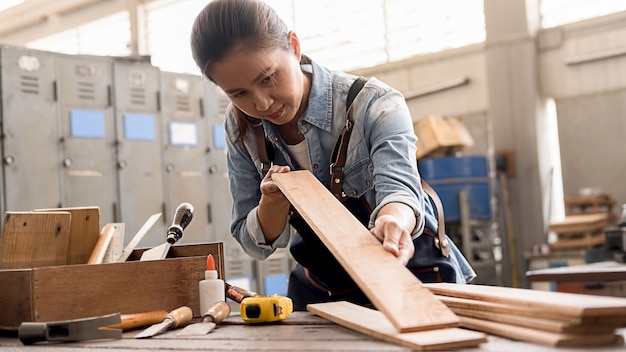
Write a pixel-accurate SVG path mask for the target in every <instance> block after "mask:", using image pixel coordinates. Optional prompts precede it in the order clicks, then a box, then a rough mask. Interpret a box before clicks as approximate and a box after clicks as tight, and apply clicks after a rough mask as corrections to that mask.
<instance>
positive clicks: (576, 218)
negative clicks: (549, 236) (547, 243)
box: [550, 213, 608, 234]
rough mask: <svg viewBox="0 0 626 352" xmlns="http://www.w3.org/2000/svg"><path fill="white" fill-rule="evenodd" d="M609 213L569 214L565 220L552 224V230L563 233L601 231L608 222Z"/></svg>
mask: <svg viewBox="0 0 626 352" xmlns="http://www.w3.org/2000/svg"><path fill="white" fill-rule="evenodd" d="M607 221H608V214H606V213H601V214H580V215H568V216H566V217H565V219H564V220H563V221H558V222H553V223H551V224H550V230H551V231H554V232H556V233H557V234H561V233H584V232H593V231H601V230H602V229H603V228H604V227H605V226H606V224H607Z"/></svg>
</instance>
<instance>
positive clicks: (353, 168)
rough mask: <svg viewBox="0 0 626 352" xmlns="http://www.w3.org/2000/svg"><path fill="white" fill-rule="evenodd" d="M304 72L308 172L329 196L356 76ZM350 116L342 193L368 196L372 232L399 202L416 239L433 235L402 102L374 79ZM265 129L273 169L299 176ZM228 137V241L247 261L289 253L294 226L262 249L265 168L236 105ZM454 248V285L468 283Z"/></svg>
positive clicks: (271, 130)
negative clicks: (308, 79)
mask: <svg viewBox="0 0 626 352" xmlns="http://www.w3.org/2000/svg"><path fill="white" fill-rule="evenodd" d="M301 67H302V70H303V71H304V72H309V73H312V84H311V89H310V93H309V99H308V106H307V108H306V111H305V112H304V114H303V116H302V117H301V118H300V120H299V121H298V125H299V127H300V130H301V131H302V133H303V135H304V137H305V141H306V143H307V146H308V150H309V155H310V159H311V165H312V170H311V172H312V173H313V174H314V175H315V177H316V178H317V179H318V180H319V181H320V182H321V183H322V184H324V185H325V186H326V187H327V188H328V187H329V185H330V159H331V153H332V149H333V147H334V145H335V141H336V140H337V138H338V136H339V134H340V132H341V130H342V129H343V128H344V126H345V124H346V96H347V94H348V90H349V89H350V86H351V84H352V83H353V81H354V80H355V79H356V76H354V75H350V74H347V73H344V72H339V71H331V70H328V69H326V68H324V67H321V66H319V65H317V64H316V63H315V62H311V63H310V64H303V65H301ZM352 109H353V110H352V112H353V117H354V127H353V130H352V135H351V137H350V142H349V145H348V153H347V160H346V164H345V169H344V173H345V176H344V183H343V187H344V191H345V193H346V194H347V195H348V196H351V197H355V198H358V197H361V196H365V199H366V200H367V202H368V203H369V204H370V205H371V206H372V208H373V211H372V215H371V217H370V221H369V228H371V227H373V226H374V220H375V219H376V216H377V214H378V212H379V211H380V209H381V208H382V207H383V206H384V205H386V204H388V203H390V202H400V203H404V204H406V205H408V206H409V207H411V208H412V209H413V212H414V214H415V218H416V226H415V228H414V230H413V233H412V236H413V237H416V236H419V235H420V234H421V233H422V231H423V229H424V226H428V228H430V229H432V230H434V231H435V232H436V229H437V219H436V216H435V215H434V214H435V213H436V211H434V209H433V208H434V207H433V204H432V203H431V202H430V199H429V198H428V196H427V195H426V194H425V193H424V191H423V189H422V188H421V185H420V176H419V173H418V171H417V165H416V163H417V159H416V157H415V151H416V147H415V142H416V140H417V137H416V135H415V132H414V130H413V122H412V118H411V115H410V112H409V109H408V106H407V104H406V102H405V99H404V96H403V95H402V94H401V93H400V92H398V91H397V90H395V89H393V88H391V87H389V86H388V85H386V84H384V83H382V82H380V81H378V80H376V79H375V78H370V79H369V80H368V82H367V83H366V85H365V86H364V87H363V89H362V90H361V92H360V93H359V95H358V96H357V97H356V99H355V100H354V104H353V107H352ZM262 123H263V128H264V130H265V135H266V138H267V139H268V140H269V141H270V142H271V143H272V144H273V146H274V150H275V155H274V164H276V165H287V166H289V167H290V168H291V169H292V170H295V169H296V167H295V165H294V162H293V161H292V159H291V157H290V156H289V154H288V152H287V149H286V148H285V146H284V145H283V142H282V139H281V138H280V136H279V133H278V130H277V128H276V126H274V125H273V124H272V123H270V122H267V121H263V122H262ZM225 130H226V142H227V148H228V149H227V151H228V153H227V164H228V170H229V182H230V191H231V194H232V196H233V210H232V217H231V219H232V220H231V233H232V234H233V236H234V237H235V239H236V240H237V241H238V242H239V243H240V244H241V246H242V248H243V249H244V251H245V252H246V253H247V254H248V255H250V256H251V257H253V258H256V259H259V260H263V259H265V258H267V257H268V256H269V255H271V254H272V253H273V252H274V251H275V250H276V249H277V248H285V247H287V245H288V243H289V239H290V225H289V223H288V222H287V223H286V225H285V228H284V229H283V231H282V233H281V234H280V236H279V237H278V238H277V239H276V240H275V241H274V242H273V243H271V244H268V243H266V242H265V237H264V235H263V232H262V230H261V226H260V224H259V219H258V217H257V208H258V205H259V201H260V199H261V192H260V189H259V186H260V183H261V180H262V179H263V173H262V170H261V161H260V159H259V155H258V152H257V147H256V141H255V138H254V133H253V131H252V129H250V128H249V129H248V130H247V131H246V134H245V135H244V136H243V139H240V140H238V137H239V132H238V130H237V123H236V118H235V111H234V107H233V106H232V104H231V105H230V106H229V107H228V109H227V112H226V122H225ZM242 142H243V143H242ZM426 199H428V200H429V201H425V200H426ZM450 243H452V241H450ZM452 246H453V248H452V251H451V253H453V255H454V256H455V257H458V256H460V258H457V259H458V260H457V262H458V264H459V266H460V269H461V272H463V275H461V277H460V278H459V279H458V280H457V282H465V280H469V279H470V278H473V276H475V274H474V272H473V270H472V269H471V267H470V266H469V264H467V262H466V261H465V258H463V256H462V255H461V253H460V252H459V251H458V249H457V248H456V247H455V246H454V244H452Z"/></svg>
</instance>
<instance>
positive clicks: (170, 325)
mask: <svg viewBox="0 0 626 352" xmlns="http://www.w3.org/2000/svg"><path fill="white" fill-rule="evenodd" d="M192 318H193V311H192V310H191V308H189V307H187V306H182V307H180V308H176V309H174V310H173V311H171V312H169V313H168V314H167V315H166V316H165V318H163V321H162V322H160V323H158V324H154V325H152V326H150V327H149V328H147V329H145V330H144V331H142V332H140V333H139V334H137V335H135V338H136V339H143V338H146V337H152V336H154V335H158V334H160V333H162V332H165V331H167V330H170V329H176V328H179V327H183V326H185V325H187V324H188V323H189V322H190V321H191V319H192Z"/></svg>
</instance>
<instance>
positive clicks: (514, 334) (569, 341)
mask: <svg viewBox="0 0 626 352" xmlns="http://www.w3.org/2000/svg"><path fill="white" fill-rule="evenodd" d="M461 324H462V326H464V327H466V328H469V329H474V330H479V331H484V332H487V333H490V334H494V335H498V336H503V337H506V338H510V339H515V340H521V341H528V342H532V343H536V344H541V345H546V346H551V347H590V346H594V347H597V346H609V345H617V344H623V343H624V339H623V337H622V336H621V335H616V334H615V333H610V334H586V335H577V334H559V333H553V332H548V331H541V330H535V329H529V328H524V327H520V326H515V325H509V324H503V323H495V322H492V321H486V320H480V319H474V318H468V317H461Z"/></svg>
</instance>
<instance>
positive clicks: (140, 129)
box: [113, 62, 169, 247]
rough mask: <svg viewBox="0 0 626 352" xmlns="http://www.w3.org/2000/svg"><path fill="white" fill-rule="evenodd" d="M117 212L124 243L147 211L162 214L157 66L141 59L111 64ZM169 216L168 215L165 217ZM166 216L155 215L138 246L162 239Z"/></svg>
mask: <svg viewBox="0 0 626 352" xmlns="http://www.w3.org/2000/svg"><path fill="white" fill-rule="evenodd" d="M113 79H114V89H113V92H114V97H115V99H114V101H115V119H116V129H117V141H118V144H117V165H118V174H117V175H118V187H119V195H118V197H119V208H118V209H119V213H120V218H121V220H120V221H121V222H124V223H125V224H126V227H125V230H126V231H125V232H126V234H125V236H124V242H125V243H128V242H129V241H130V240H131V239H132V236H134V234H135V233H137V231H139V229H140V228H141V226H142V225H143V224H144V222H145V221H146V220H147V219H148V218H149V217H150V216H151V215H152V214H156V213H161V212H163V204H164V198H163V160H162V155H161V143H162V135H161V115H160V112H159V101H158V95H159V69H158V68H156V67H154V66H152V65H150V64H146V63H132V62H116V63H115V64H114V66H113ZM168 216H169V215H168ZM166 219H167V216H166V214H162V215H161V219H160V220H159V221H157V222H156V223H155V224H154V225H153V226H152V228H151V229H150V230H149V232H148V234H146V236H145V237H144V238H143V239H142V241H141V246H142V247H145V246H154V245H158V244H161V243H163V242H164V241H165V238H166V236H165V221H166Z"/></svg>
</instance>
